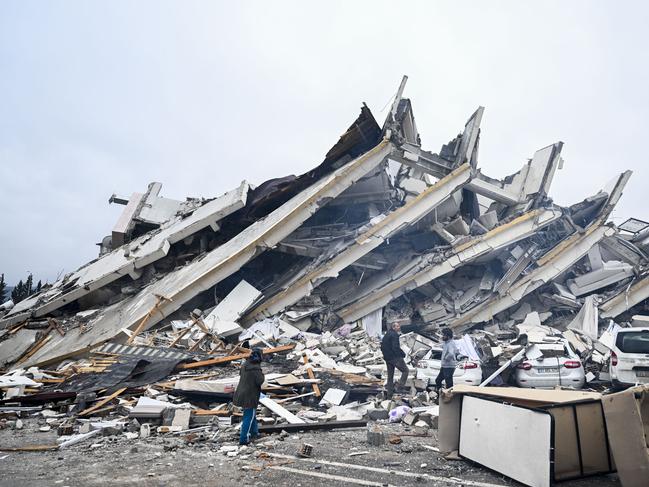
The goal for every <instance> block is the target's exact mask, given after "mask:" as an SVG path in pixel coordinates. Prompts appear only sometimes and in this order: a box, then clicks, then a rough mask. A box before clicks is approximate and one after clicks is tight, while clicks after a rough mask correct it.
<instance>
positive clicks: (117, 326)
mask: <svg viewBox="0 0 649 487" xmlns="http://www.w3.org/2000/svg"><path fill="white" fill-rule="evenodd" d="M393 148H394V146H393V144H392V143H391V142H390V141H388V140H383V141H381V142H379V143H378V144H377V145H376V146H375V147H374V148H372V149H370V150H369V151H367V152H365V153H364V154H362V155H360V156H358V157H357V158H356V159H354V160H352V161H350V162H348V163H347V164H345V165H344V166H342V167H340V168H339V169H337V170H335V171H334V172H333V173H331V174H329V175H327V176H324V177H322V178H321V179H320V180H318V181H317V182H315V183H314V184H312V185H311V186H309V187H308V188H307V189H305V190H304V191H302V192H300V193H298V194H297V195H295V196H294V197H293V198H291V199H290V200H289V201H287V202H286V203H284V204H283V205H281V206H280V207H279V208H277V209H276V210H274V211H273V212H271V213H270V214H268V215H267V216H266V217H264V218H263V219H260V220H258V221H256V222H255V223H253V224H252V225H250V226H249V227H247V228H246V229H245V230H243V231H242V232H241V233H239V234H238V235H236V236H235V237H233V238H232V239H230V240H229V241H227V242H226V243H224V244H223V245H221V246H219V247H217V248H215V249H214V250H212V251H210V252H207V253H206V254H205V255H203V256H202V258H201V259H197V260H195V261H193V262H191V263H190V264H188V265H186V266H184V267H182V268H180V269H177V270H175V271H172V272H170V273H169V274H167V275H165V276H164V277H163V278H162V279H160V280H159V281H156V282H154V283H153V284H151V285H149V286H147V287H146V288H145V289H143V290H142V291H141V292H140V293H138V294H136V295H135V296H132V297H130V298H127V299H124V300H122V301H121V302H119V303H116V304H114V305H112V306H108V307H107V308H105V309H104V310H103V312H102V313H101V314H100V315H99V316H98V317H97V318H95V319H93V320H91V321H90V323H89V325H88V328H89V331H87V332H85V333H81V331H80V330H71V331H68V333H66V336H65V337H56V338H55V339H52V340H51V341H50V343H48V346H46V347H44V348H42V349H41V350H39V352H38V353H37V354H35V355H34V356H33V357H31V358H30V360H29V363H28V364H26V365H28V366H31V365H45V364H50V363H54V362H57V361H60V360H62V359H64V358H67V357H70V356H74V355H76V354H78V353H79V352H80V351H83V350H86V349H88V348H89V347H91V346H95V345H98V344H100V343H104V342H106V341H109V340H112V339H114V338H115V336H117V335H119V334H120V333H121V330H122V329H124V328H126V329H133V328H134V327H135V326H137V324H138V323H139V322H141V320H142V319H143V318H144V317H145V316H146V314H147V313H148V312H149V310H151V309H152V308H153V307H154V305H155V304H156V297H155V296H156V295H159V296H165V297H166V298H167V299H169V300H171V301H165V302H163V303H161V304H160V306H158V308H157V313H155V314H154V315H153V316H151V317H150V319H149V320H148V321H147V324H146V325H147V326H146V328H150V327H151V326H153V325H155V324H156V323H158V322H159V321H160V320H161V319H163V318H165V317H168V316H169V315H170V314H171V313H173V312H175V311H177V310H178V309H179V308H180V307H181V306H182V305H183V304H185V303H186V302H188V301H189V300H190V299H192V298H194V297H195V296H196V295H198V294H200V293H202V292H204V291H206V290H208V289H210V288H212V287H213V286H214V285H216V284H218V283H219V282H221V281H222V280H223V279H225V278H227V277H229V276H230V275H232V274H233V273H235V272H237V271H238V270H239V269H240V268H241V267H242V266H243V265H244V264H246V263H247V262H249V261H250V260H252V259H253V258H254V257H256V256H257V255H259V254H260V253H261V252H263V251H265V250H266V249H268V248H272V247H274V246H275V245H277V244H278V243H279V242H281V241H282V240H284V239H285V238H286V237H288V236H289V235H290V234H291V233H292V232H293V231H295V230H296V229H297V228H298V227H299V226H300V225H302V224H303V223H304V222H305V221H306V220H307V219H308V218H310V217H311V216H312V215H313V214H314V213H315V212H316V211H318V209H319V208H320V207H322V206H323V205H324V204H326V202H327V201H329V200H330V199H331V198H335V197H336V196H338V195H339V194H340V193H342V192H343V191H344V190H346V189H347V188H348V187H350V186H351V185H352V184H354V182H356V181H358V180H359V179H361V178H362V177H363V176H365V175H366V174H367V173H368V172H369V171H371V170H372V169H374V168H375V167H376V166H378V165H379V164H381V162H383V161H384V160H385V158H386V157H387V156H388V155H389V154H390V153H391V152H392V150H393ZM143 331H144V330H143Z"/></svg>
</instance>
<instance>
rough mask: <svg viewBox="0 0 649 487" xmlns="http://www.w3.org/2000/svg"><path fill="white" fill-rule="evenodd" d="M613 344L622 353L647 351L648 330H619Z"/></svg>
mask: <svg viewBox="0 0 649 487" xmlns="http://www.w3.org/2000/svg"><path fill="white" fill-rule="evenodd" d="M615 345H616V346H617V348H619V349H620V351H622V352H624V353H649V330H642V331H627V332H620V333H618V334H617V339H616V341H615Z"/></svg>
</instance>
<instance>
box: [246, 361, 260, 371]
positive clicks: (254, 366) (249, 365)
mask: <svg viewBox="0 0 649 487" xmlns="http://www.w3.org/2000/svg"><path fill="white" fill-rule="evenodd" d="M243 368H244V369H246V370H255V369H259V370H261V364H258V363H255V362H250V361H248V360H246V361H245V362H244V363H243Z"/></svg>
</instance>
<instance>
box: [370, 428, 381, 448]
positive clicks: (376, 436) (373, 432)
mask: <svg viewBox="0 0 649 487" xmlns="http://www.w3.org/2000/svg"><path fill="white" fill-rule="evenodd" d="M367 443H368V444H369V445H372V446H382V445H385V434H384V433H383V432H382V431H380V430H378V429H368V430H367Z"/></svg>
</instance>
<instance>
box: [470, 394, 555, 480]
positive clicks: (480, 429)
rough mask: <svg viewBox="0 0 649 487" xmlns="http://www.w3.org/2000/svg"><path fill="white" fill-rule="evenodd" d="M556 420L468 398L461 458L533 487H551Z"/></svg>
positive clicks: (539, 414)
mask: <svg viewBox="0 0 649 487" xmlns="http://www.w3.org/2000/svg"><path fill="white" fill-rule="evenodd" d="M551 442H552V417H551V416H550V415H549V414H547V413H545V412H539V411H533V410H530V409H525V408H520V407H517V406H510V405H508V404H501V403H499V402H495V401H489V400H486V399H480V398H477V397H471V396H466V397H464V399H463V401H462V418H461V423H460V455H462V456H463V457H466V458H468V459H470V460H473V461H474V462H477V463H479V464H481V465H484V466H485V467H488V468H490V469H492V470H495V471H497V472H500V473H502V474H504V475H507V476H508V477H511V478H512V479H514V480H517V481H519V482H521V483H523V484H525V485H529V486H531V487H549V486H550V482H551V464H550V453H551V446H552V443H551Z"/></svg>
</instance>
